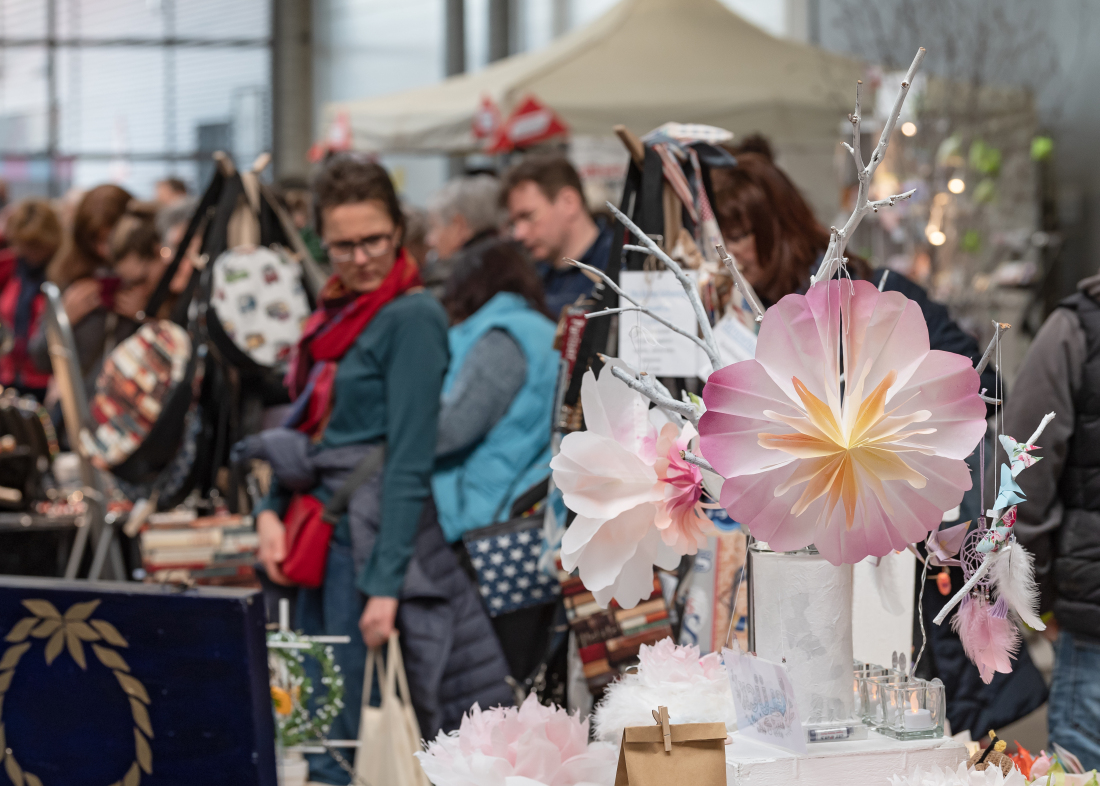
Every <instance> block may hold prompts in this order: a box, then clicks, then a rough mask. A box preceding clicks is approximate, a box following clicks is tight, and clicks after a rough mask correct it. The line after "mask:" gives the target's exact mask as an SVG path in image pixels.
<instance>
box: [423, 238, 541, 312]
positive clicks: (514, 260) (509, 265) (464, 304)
mask: <svg viewBox="0 0 1100 786" xmlns="http://www.w3.org/2000/svg"><path fill="white" fill-rule="evenodd" d="M498 292H515V293H516V294H517V295H522V296H523V298H524V299H525V300H526V301H527V303H528V304H529V305H530V306H531V308H533V309H535V310H536V311H538V312H539V313H540V314H544V315H546V316H549V314H548V313H547V311H546V296H545V293H544V292H543V289H542V279H541V278H539V274H538V272H537V271H536V270H535V266H534V264H532V262H531V260H530V259H528V258H527V254H526V252H524V250H523V246H521V245H519V244H518V243H516V242H515V241H512V240H504V239H501V238H495V237H494V238H488V239H486V240H481V241H479V242H477V243H474V244H473V245H471V246H468V247H467V248H464V249H463V250H462V251H460V252H459V253H458V254H457V258H456V259H455V261H454V267H452V268H451V275H450V277H448V279H447V283H446V284H444V288H443V297H442V302H443V307H444V308H445V309H447V315H448V316H449V317H450V318H451V323H452V324H454V323H458V322H461V321H462V320H464V319H466V318H468V317H470V316H473V314H474V313H476V312H477V310H478V309H480V308H481V307H482V306H484V305H485V304H486V303H488V302H489V300H491V299H492V297H493V295H495V294H497V293H498Z"/></svg>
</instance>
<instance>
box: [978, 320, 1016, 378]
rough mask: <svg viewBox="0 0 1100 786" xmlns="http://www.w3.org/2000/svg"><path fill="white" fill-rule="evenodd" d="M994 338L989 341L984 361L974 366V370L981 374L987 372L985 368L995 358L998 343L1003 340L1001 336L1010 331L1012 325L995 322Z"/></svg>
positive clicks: (983, 356) (983, 357)
mask: <svg viewBox="0 0 1100 786" xmlns="http://www.w3.org/2000/svg"><path fill="white" fill-rule="evenodd" d="M993 327H994V328H995V330H994V331H993V338H991V339H989V346H987V347H986V348H985V353H984V354H983V355H982V359H981V360H979V361H978V365H976V366H974V370H975V371H977V372H978V373H979V374H981V373H982V372H983V371H985V367H986V366H988V365H989V361H990V360H991V359H992V358H993V350H994V349H996V348H997V344H998V342H1000V340H1001V335H1002V334H1003V333H1004V332H1005V331H1006V330H1008V329H1009V328H1010V327H1012V325H1010V324H1008V323H1007V322H994V323H993Z"/></svg>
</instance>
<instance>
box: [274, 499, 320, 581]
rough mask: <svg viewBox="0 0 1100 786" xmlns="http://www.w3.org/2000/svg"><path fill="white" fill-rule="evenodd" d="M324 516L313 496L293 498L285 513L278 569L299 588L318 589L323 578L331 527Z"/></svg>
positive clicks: (318, 502) (318, 501)
mask: <svg viewBox="0 0 1100 786" xmlns="http://www.w3.org/2000/svg"><path fill="white" fill-rule="evenodd" d="M324 514H325V506H324V505H323V504H322V503H321V500H319V499H317V497H315V496H313V495H312V494H295V495H294V496H293V497H291V498H290V505H289V506H288V507H287V509H286V516H285V517H284V522H285V524H286V559H284V560H283V564H282V566H281V567H282V570H283V574H284V575H285V576H286V577H287V578H288V579H290V580H291V581H292V582H294V583H295V584H297V585H298V586H300V587H311V588H312V587H320V586H321V582H322V581H323V580H324V578H325V563H326V562H328V543H329V541H330V540H331V539H332V530H333V527H332V525H331V524H329V523H328V522H327V521H325V520H324Z"/></svg>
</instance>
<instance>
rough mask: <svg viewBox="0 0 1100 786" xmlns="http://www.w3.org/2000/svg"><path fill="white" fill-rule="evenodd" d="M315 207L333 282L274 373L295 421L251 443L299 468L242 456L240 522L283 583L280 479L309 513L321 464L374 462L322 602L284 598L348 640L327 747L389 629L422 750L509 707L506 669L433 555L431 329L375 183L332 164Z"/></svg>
mask: <svg viewBox="0 0 1100 786" xmlns="http://www.w3.org/2000/svg"><path fill="white" fill-rule="evenodd" d="M314 194H315V206H316V210H317V214H318V223H319V229H320V233H321V237H322V238H323V239H324V242H325V245H326V248H327V250H328V255H329V258H330V259H331V260H332V262H333V265H334V269H335V274H334V275H333V277H332V278H331V279H329V281H328V282H327V283H326V284H325V286H324V288H323V289H322V291H321V295H320V298H319V299H320V306H319V308H318V310H317V311H316V312H314V314H313V315H312V316H311V317H310V318H309V320H308V321H307V323H306V325H305V328H304V330H303V334H302V338H301V341H300V343H299V344H298V347H297V350H296V355H295V356H294V357H295V359H294V360H293V361H292V362H291V366H290V371H289V373H288V382H289V384H290V389H291V393H292V396H294V397H296V405H297V412H296V416H292V417H291V419H290V421H289V422H290V423H292V424H293V430H291V429H273V430H270V431H267V432H262V433H261V434H260V435H258V437H257V440H258V443H257V444H260V445H266V444H269V443H268V441H269V440H281V442H279V444H280V445H285V444H294V445H297V446H299V447H300V448H301V450H300V454H301V456H302V457H303V458H302V462H303V464H304V465H308V466H303V467H298V466H295V467H294V468H293V470H291V469H289V468H288V464H287V462H288V461H290V459H291V458H292V457H291V455H290V453H291V451H288V450H286V449H284V448H283V447H278V448H271V449H269V450H268V452H266V453H257V454H254V456H255V457H265V456H266V458H267V459H268V460H269V461H271V462H272V465H273V469H274V470H275V479H274V481H273V482H272V486H271V491H270V493H269V494H268V496H267V497H266V498H265V499H264V500H262V501H261V503H260V504H259V505H258V506H257V508H256V511H255V513H256V527H257V531H258V533H259V536H260V549H259V558H260V561H261V562H262V563H263V565H264V568H265V570H266V572H267V574H268V576H269V577H270V578H271V579H272V580H273V581H275V582H277V583H282V584H288V583H289V580H288V579H287V578H286V576H285V574H284V573H283V571H282V564H283V561H284V560H285V558H286V555H287V539H286V529H285V526H284V523H283V517H284V516H285V515H286V511H287V508H288V505H289V502H290V496H291V494H290V491H291V489H292V488H295V486H294V481H292V479H291V478H292V476H293V477H308V478H310V479H311V480H309V481H307V482H306V483H304V484H302V483H299V484H297V485H298V486H299V487H300V489H296V490H298V491H299V493H301V492H309V493H312V494H313V495H315V496H316V497H317V498H318V499H321V500H322V501H324V500H327V499H329V498H330V497H331V495H332V494H334V493H335V491H336V489H338V488H339V486H340V484H341V482H342V480H341V478H342V477H345V476H346V475H339V476H337V475H336V474H335V473H333V472H332V470H331V467H332V463H331V462H335V461H336V460H337V457H338V456H345V461H346V456H347V454H349V453H355V454H356V457H355V458H353V459H351V461H350V466H349V465H348V464H344V465H342V466H341V467H340V468H341V469H343V470H350V469H351V468H352V467H353V466H356V465H358V464H359V462H360V461H361V457H363V456H365V455H367V452H368V451H375V450H380V449H384V451H385V453H384V466H383V469H382V470H381V474H380V476H375V477H373V478H372V479H371V480H369V481H368V482H366V483H364V484H361V485H359V486H358V487H357V490H356V491H355V494H354V495H353V497H352V499H351V501H350V502H351V504H350V507H349V509H348V512H347V513H346V514H345V515H343V516H341V517H340V519H339V521H338V522H337V524H336V526H335V529H334V532H333V534H332V541H331V543H330V545H329V550H328V555H327V561H326V563H325V568H324V579H323V584H322V586H321V587H319V588H317V589H302V590H301V591H300V593H299V597H298V603H297V615H298V624H299V626H300V627H301V628H302V629H303V630H305V631H306V632H307V633H310V634H322V633H323V634H332V635H350V636H352V643H351V645H348V646H342V647H340V648H338V649H337V651H336V660H337V663H338V664H339V665H340V668H341V670H342V672H343V674H344V678H345V691H346V693H345V697H344V708H343V710H342V711H341V712H340V713H339V715H338V716H337V717H336V718H335V719H334V721H333V724H332V727H331V729H330V732H329V734H330V736H331V737H333V738H334V739H335V738H338V739H355V738H356V737H357V735H358V728H359V715H360V702H361V696H362V693H363V690H364V684H363V679H362V675H363V669H364V663H365V660H366V653H367V650H366V648H367V647H380V646H382V645H383V644H385V643H386V642H387V641H388V640H389V638H390V636H391V635H392V634H393V632H394V630H395V625H397V624H400V627H401V630H402V637H401V643H402V646H403V649H404V654H405V663H406V667H407V670H408V674H409V683H410V688H411V693H412V701H413V706H414V708H415V709H416V712H417V716H418V718H419V719H420V723H421V727H420V728H421V732H422V733H423V734H424V735H426V736H428V737H431V736H434V734H435V733H436V731H438V730H439V729H440V728H444V727H446V728H455V727H457V725H458V723H459V722H460V720H461V716H462V713H463V712H465V710H466V709H468V708H469V706H470V704H471V703H472V702H473V701H476V700H481V701H482V702H483V703H485V704H486V706H488V705H489V704H490V703H496V702H499V701H505V702H507V701H508V696H509V695H510V694H509V689H508V688H507V686H506V685H505V683H504V682H503V678H504V675H505V674H506V673H507V664H506V663H505V661H504V658H503V654H502V653H500V650H499V645H496V644H495V639H494V638H493V636H492V628H491V626H490V625H489V622H488V619H487V617H486V616H485V612H484V610H483V609H482V608H481V605H480V602H479V598H478V596H477V590H476V589H475V588H474V587H473V585H472V583H471V582H470V580H469V578H468V577H467V576H466V575H465V574H464V573H463V572H462V570H461V568H460V567H459V565H458V562H457V558H456V557H455V555H454V554H453V553H452V552H451V551H450V549H448V548H447V547H446V545H445V542H444V541H443V537H442V532H441V531H440V529H439V525H438V523H437V521H436V520H435V516H434V507H433V506H432V505H431V503H430V493H431V485H430V484H431V471H432V463H433V451H432V446H434V445H435V443H436V438H437V435H436V425H437V419H438V414H439V406H440V393H441V390H442V387H443V378H444V374H445V373H446V370H447V359H448V353H447V333H446V330H447V321H446V315H445V314H444V312H443V309H442V307H441V306H440V305H439V303H438V302H436V300H435V299H434V298H432V297H431V296H430V295H428V294H427V293H426V292H423V291H422V288H421V286H420V278H419V275H418V273H417V270H416V267H415V266H414V265H412V264H411V263H410V262H409V260H408V257H407V255H406V254H405V251H404V249H403V248H402V241H403V239H404V219H403V216H402V213H401V208H400V205H399V204H398V201H397V195H396V194H395V193H394V188H393V184H392V182H391V181H390V178H389V175H388V173H387V172H386V170H385V169H383V168H382V167H381V166H379V165H378V164H376V163H373V162H369V161H367V160H364V159H362V158H360V157H357V156H353V155H335V156H332V157H330V158H329V159H328V160H327V161H326V162H325V163H324V164H323V165H322V168H321V169H320V171H319V173H318V175H317V177H316V180H315V182H314ZM245 455H247V454H245ZM312 457H318V460H320V459H321V458H325V457H328V459H327V460H329V461H330V463H329V465H328V466H329V467H330V469H328V470H325V469H318V468H317V466H316V465H314V464H312V463H310V462H311V461H312ZM312 478H316V480H312ZM314 484H317V485H314ZM326 484H327V485H326ZM411 564H415V565H416V566H417V568H416V570H415V571H413V570H411V569H410V565H411ZM425 584H427V585H428V587H429V588H425ZM478 615H480V616H478ZM492 648H495V649H492ZM498 684H499V686H500V687H502V688H503V692H502V691H501V690H500V688H498ZM367 689H368V690H369V689H370V687H369V686H367ZM311 780H314V781H322V782H326V783H347V782H348V778H347V775H346V773H344V772H343V770H341V769H340V768H339V767H338V766H337V764H336V762H335V761H333V760H332V759H331V757H328V756H318V757H315V758H313V759H312V760H311Z"/></svg>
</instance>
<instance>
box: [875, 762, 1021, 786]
mask: <svg viewBox="0 0 1100 786" xmlns="http://www.w3.org/2000/svg"><path fill="white" fill-rule="evenodd" d="M966 764H967V763H966V762H965V761H964V762H962V763H961V764H959V766H958V767H957V768H956V769H954V770H949V769H942V770H941V769H940V768H939V767H937V766H935V765H932V767H931V769H929V770H928V771H925V770H923V769H921V768H920V767H917V768H916V769H915V770H911V771H909V772H907V773H906V774H904V775H892V776H891V777H890V786H1027V779H1026V778H1024V776H1023V775H1021V774H1020V772H1019V770H1013V771H1012V772H1010V773H1009V774H1008V775H1005V774H1004V773H1003V772H1001V768H1000V767H986V768H985V769H984V770H972V769H968V768H967V766H966Z"/></svg>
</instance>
